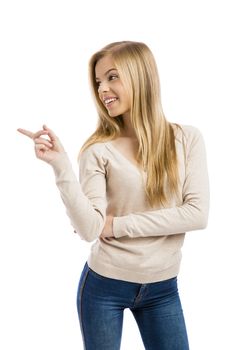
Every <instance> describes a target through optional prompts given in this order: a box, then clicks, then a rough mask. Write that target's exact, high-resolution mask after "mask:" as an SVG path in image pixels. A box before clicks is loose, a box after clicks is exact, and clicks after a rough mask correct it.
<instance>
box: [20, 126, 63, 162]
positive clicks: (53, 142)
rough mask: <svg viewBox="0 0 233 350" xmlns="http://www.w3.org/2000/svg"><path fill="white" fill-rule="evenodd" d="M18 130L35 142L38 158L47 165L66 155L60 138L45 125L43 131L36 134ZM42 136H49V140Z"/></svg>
mask: <svg viewBox="0 0 233 350" xmlns="http://www.w3.org/2000/svg"><path fill="white" fill-rule="evenodd" d="M17 130H18V131H19V132H20V133H21V134H23V135H26V136H28V137H29V138H30V139H32V140H33V141H34V144H35V153H36V157H37V158H39V159H41V160H44V161H45V162H47V163H50V162H51V161H53V160H54V159H55V158H57V156H58V155H59V154H64V153H65V150H64V148H63V146H62V144H61V142H60V140H59V139H58V137H57V136H56V135H55V134H54V132H53V131H52V130H51V129H49V128H48V127H47V126H46V125H43V130H39V131H37V132H35V133H33V132H31V131H28V130H25V129H21V128H19V129H17ZM42 136H47V137H48V138H44V137H42Z"/></svg>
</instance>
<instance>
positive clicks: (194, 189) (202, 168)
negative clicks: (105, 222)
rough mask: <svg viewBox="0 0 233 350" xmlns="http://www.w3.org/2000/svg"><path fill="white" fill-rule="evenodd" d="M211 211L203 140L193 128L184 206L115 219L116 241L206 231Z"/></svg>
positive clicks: (113, 227) (188, 151)
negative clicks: (126, 238)
mask: <svg viewBox="0 0 233 350" xmlns="http://www.w3.org/2000/svg"><path fill="white" fill-rule="evenodd" d="M208 212H209V180H208V170H207V161H206V151H205V144H204V141H203V137H202V135H201V133H200V132H199V130H198V129H196V128H193V131H192V135H191V137H190V139H189V141H188V142H187V147H186V176H185V181H184V184H183V204H182V205H181V206H177V207H172V208H164V209H158V210H152V211H145V212H136V213H131V214H129V215H126V216H121V217H114V218H113V222H112V231H113V236H114V237H115V238H119V237H123V236H129V237H132V238H135V237H148V236H163V235H172V234H179V233H185V232H187V231H194V230H201V229H204V228H206V226H207V221H208Z"/></svg>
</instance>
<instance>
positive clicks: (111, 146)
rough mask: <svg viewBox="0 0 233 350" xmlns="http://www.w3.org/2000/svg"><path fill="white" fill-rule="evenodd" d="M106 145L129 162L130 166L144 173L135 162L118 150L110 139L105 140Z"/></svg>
mask: <svg viewBox="0 0 233 350" xmlns="http://www.w3.org/2000/svg"><path fill="white" fill-rule="evenodd" d="M104 144H105V145H106V146H107V147H109V148H110V149H111V150H112V151H114V152H115V153H117V154H118V155H119V156H120V157H121V158H122V159H123V160H124V161H125V162H127V163H128V164H130V165H131V166H132V167H134V169H137V170H138V171H139V172H143V173H145V171H142V170H141V169H140V168H139V166H138V165H137V164H136V163H133V162H132V161H131V160H130V159H129V158H127V157H126V156H125V155H124V154H123V153H122V152H121V151H119V150H118V149H117V148H116V147H115V146H114V145H113V144H112V142H111V141H107V142H105V143H104Z"/></svg>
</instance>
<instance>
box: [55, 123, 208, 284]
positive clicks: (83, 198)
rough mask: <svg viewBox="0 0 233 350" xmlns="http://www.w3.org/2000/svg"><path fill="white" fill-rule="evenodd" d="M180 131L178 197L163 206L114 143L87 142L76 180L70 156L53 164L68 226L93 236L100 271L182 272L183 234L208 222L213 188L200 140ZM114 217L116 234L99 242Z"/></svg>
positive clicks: (156, 277) (131, 274) (119, 274)
mask: <svg viewBox="0 0 233 350" xmlns="http://www.w3.org/2000/svg"><path fill="white" fill-rule="evenodd" d="M182 130H183V132H182V131H181V130H178V131H177V133H176V147H177V155H178V160H179V175H180V187H179V196H176V197H175V196H173V198H171V199H170V201H169V204H168V205H167V207H165V208H161V207H153V208H152V207H150V206H149V205H148V202H147V201H146V196H145V190H144V186H145V179H146V173H145V172H143V174H141V172H140V170H139V168H137V167H136V165H134V164H133V163H131V162H130V161H129V160H128V159H126V158H125V156H124V155H123V154H122V153H120V151H118V150H117V149H116V147H115V146H114V145H113V144H112V143H111V141H109V142H103V143H96V144H94V145H92V146H90V147H88V148H87V149H86V150H85V151H84V153H83V154H82V155H81V158H80V162H79V181H80V182H78V181H77V179H76V176H75V173H74V172H73V170H72V166H71V164H70V161H69V159H68V157H67V155H65V154H64V155H63V156H59V157H58V158H57V159H56V160H54V161H53V162H52V163H51V165H52V166H53V168H54V171H55V176H56V184H57V186H58V189H59V190H60V194H61V198H62V200H63V202H64V204H65V207H66V212H67V214H68V216H69V218H70V220H71V224H72V226H73V227H74V229H75V231H76V232H77V233H78V234H79V235H80V237H81V238H82V239H84V240H86V241H88V242H91V241H94V243H93V245H92V247H91V252H90V256H89V258H88V265H89V267H90V268H91V269H92V270H94V271H96V272H97V273H98V274H100V275H103V276H106V277H110V278H115V279H120V280H125V281H130V282H138V283H150V282H156V281H161V280H165V279H168V278H172V277H174V276H177V274H178V272H179V267H180V261H181V247H182V245H183V241H184V236H185V232H187V231H194V230H200V229H203V228H205V227H206V225H207V218H208V209H209V186H208V173H207V164H206V154H205V146H204V142H203V138H202V135H201V133H200V132H199V131H198V129H196V128H194V127H191V126H182ZM108 214H112V215H113V216H114V220H113V232H114V238H108V239H107V238H106V239H102V238H101V239H100V238H99V236H100V234H101V232H102V229H103V227H104V222H105V217H106V215H108Z"/></svg>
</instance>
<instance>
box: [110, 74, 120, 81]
mask: <svg viewBox="0 0 233 350" xmlns="http://www.w3.org/2000/svg"><path fill="white" fill-rule="evenodd" d="M117 78H118V75H116V74H112V75H109V77H108V79H109V80H115V79H117Z"/></svg>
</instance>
